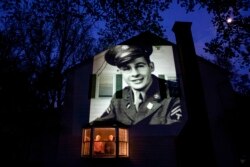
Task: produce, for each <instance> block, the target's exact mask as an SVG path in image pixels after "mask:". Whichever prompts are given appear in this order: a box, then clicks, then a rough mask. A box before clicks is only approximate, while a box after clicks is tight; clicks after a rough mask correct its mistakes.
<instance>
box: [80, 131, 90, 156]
mask: <svg viewBox="0 0 250 167" xmlns="http://www.w3.org/2000/svg"><path fill="white" fill-rule="evenodd" d="M90 132H91V131H90V129H83V131H82V149H81V156H86V155H90Z"/></svg>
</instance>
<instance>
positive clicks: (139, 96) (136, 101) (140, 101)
mask: <svg viewBox="0 0 250 167" xmlns="http://www.w3.org/2000/svg"><path fill="white" fill-rule="evenodd" d="M142 102H143V97H142V94H141V93H138V95H137V98H136V99H135V107H136V110H137V111H138V110H139V107H140V105H141V103H142Z"/></svg>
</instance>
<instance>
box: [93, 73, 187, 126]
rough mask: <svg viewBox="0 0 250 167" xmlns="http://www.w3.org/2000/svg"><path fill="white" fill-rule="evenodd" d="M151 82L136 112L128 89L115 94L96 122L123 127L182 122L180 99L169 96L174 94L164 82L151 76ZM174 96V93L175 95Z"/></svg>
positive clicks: (131, 93)
mask: <svg viewBox="0 0 250 167" xmlns="http://www.w3.org/2000/svg"><path fill="white" fill-rule="evenodd" d="M152 78H153V82H152V84H151V86H150V88H149V89H148V91H147V92H146V98H145V100H144V102H143V103H142V104H141V105H140V107H139V110H138V111H137V110H136V108H135V105H134V99H133V98H134V96H133V91H132V89H131V88H130V87H125V88H124V89H122V90H120V91H118V92H116V94H115V95H114V96H113V98H112V100H111V103H110V105H109V107H108V108H107V109H106V111H105V112H104V113H103V115H102V116H101V117H100V118H98V119H97V121H104V120H110V119H114V120H117V121H119V122H121V123H123V124H125V125H134V124H155V125H157V124H165V125H168V124H172V123H175V122H180V121H181V120H182V110H181V106H180V98H179V97H175V96H170V94H171V92H176V90H173V89H172V88H171V87H170V84H168V82H167V81H166V80H163V79H160V78H157V77H156V76H154V75H152ZM175 94H176V93H175Z"/></svg>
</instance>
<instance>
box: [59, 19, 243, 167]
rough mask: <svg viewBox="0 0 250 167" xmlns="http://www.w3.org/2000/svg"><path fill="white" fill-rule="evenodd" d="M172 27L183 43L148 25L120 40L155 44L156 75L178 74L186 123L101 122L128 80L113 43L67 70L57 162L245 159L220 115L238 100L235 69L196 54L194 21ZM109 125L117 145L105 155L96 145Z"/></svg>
mask: <svg viewBox="0 0 250 167" xmlns="http://www.w3.org/2000/svg"><path fill="white" fill-rule="evenodd" d="M173 31H174V33H175V35H176V44H174V43H172V42H169V41H166V40H164V39H162V38H160V37H158V36H156V35H154V34H152V33H150V32H145V33H142V34H140V35H138V36H135V37H133V38H131V39H129V40H127V41H125V42H123V43H121V45H152V46H153V55H154V56H155V57H154V58H152V59H153V60H154V61H155V62H156V63H158V64H159V65H157V67H158V70H157V71H156V74H155V75H158V77H162V78H164V79H167V80H174V81H175V80H178V82H179V85H180V90H181V92H180V98H181V100H182V101H181V103H182V109H183V113H184V115H183V116H185V119H184V121H183V122H182V123H181V124H180V126H178V127H174V128H171V125H170V126H167V125H150V126H142V125H133V126H126V125H123V124H120V123H119V122H112V121H111V122H104V123H101V124H100V123H96V122H95V119H96V118H97V117H99V116H101V114H102V112H103V111H105V110H106V108H108V105H109V102H110V99H111V98H112V95H113V93H114V92H115V91H117V90H120V89H122V88H123V87H124V86H125V83H123V81H122V76H121V75H120V74H119V71H117V69H116V68H114V67H112V66H109V65H108V64H107V63H105V61H104V54H105V52H106V51H103V52H102V53H100V54H98V55H96V56H94V57H93V59H89V60H87V61H85V62H84V63H83V64H80V65H78V66H77V67H75V68H74V69H72V70H71V71H70V73H69V75H68V85H67V90H66V99H65V108H64V112H63V116H62V132H61V136H60V139H59V143H58V150H57V160H56V161H57V164H58V166H65V167H66V166H74V167H78V166H79V167H80V166H106V165H111V166H119V167H120V166H124V167H127V166H128V167H150V166H155V167H179V166H180V167H183V166H218V167H224V166H227V167H234V166H237V165H238V164H239V161H238V159H237V156H236V155H235V154H234V148H233V144H232V141H231V138H230V137H228V134H227V133H226V131H225V129H224V128H225V127H224V124H223V120H221V118H223V117H224V115H225V111H227V110H228V109H230V108H234V103H233V90H232V87H231V85H230V82H229V80H228V74H227V73H226V72H225V71H224V70H222V69H221V68H219V67H217V66H215V65H213V64H212V63H210V62H208V61H206V60H204V59H203V58H201V57H198V56H197V55H196V53H195V48H194V43H193V39H192V33H191V23H189V22H176V23H175V25H174V27H173ZM164 56H166V57H164ZM164 61H166V63H164ZM169 62H170V63H169ZM161 63H162V64H163V65H162V64H161ZM104 131H105V132H104ZM106 132H108V133H109V134H112V135H113V136H115V137H116V142H115V145H116V149H115V152H114V153H113V154H112V155H106V154H105V155H102V156H100V155H97V154H95V153H94V152H93V150H94V144H95V143H96V142H97V140H95V139H94V138H95V136H96V134H103V135H104V136H105V138H106V139H105V141H106V140H107V138H108V135H106V134H107V133H106Z"/></svg>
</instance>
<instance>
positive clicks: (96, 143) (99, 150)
mask: <svg viewBox="0 0 250 167" xmlns="http://www.w3.org/2000/svg"><path fill="white" fill-rule="evenodd" d="M115 136H116V134H115V128H95V129H94V140H93V155H94V157H103V158H105V157H108V156H115V151H116V144H115V141H116V139H115Z"/></svg>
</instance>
